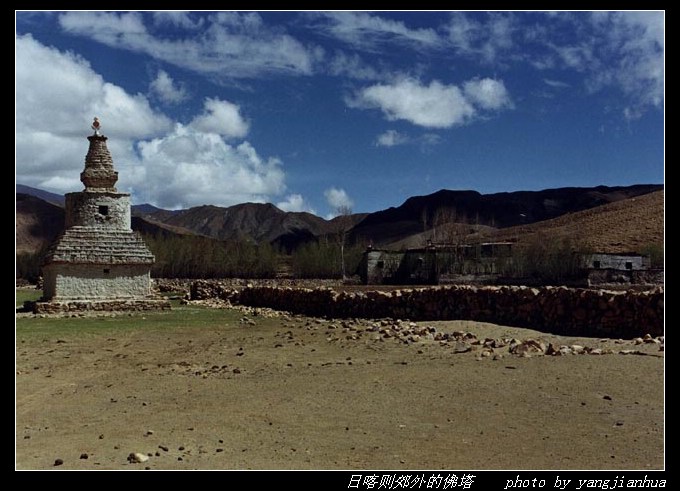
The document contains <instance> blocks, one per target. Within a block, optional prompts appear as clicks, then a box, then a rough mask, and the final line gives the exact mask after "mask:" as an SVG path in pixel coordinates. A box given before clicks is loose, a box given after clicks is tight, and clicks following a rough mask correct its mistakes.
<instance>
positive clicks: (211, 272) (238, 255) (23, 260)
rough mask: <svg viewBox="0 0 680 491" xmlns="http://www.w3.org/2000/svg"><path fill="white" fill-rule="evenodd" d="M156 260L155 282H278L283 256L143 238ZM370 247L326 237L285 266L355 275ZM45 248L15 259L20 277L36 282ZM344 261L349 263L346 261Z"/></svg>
mask: <svg viewBox="0 0 680 491" xmlns="http://www.w3.org/2000/svg"><path fill="white" fill-rule="evenodd" d="M144 240H145V242H146V243H147V245H148V246H149V249H150V250H151V252H153V254H154V256H155V257H156V262H155V264H154V265H153V267H152V268H151V275H152V276H153V277H155V278H227V277H238V278H274V277H275V276H276V274H277V272H278V270H279V265H280V263H281V262H282V261H284V254H283V253H281V252H280V251H278V250H276V249H275V248H274V247H273V246H271V245H270V244H268V243H263V244H259V245H256V244H253V243H250V242H245V241H220V240H215V239H211V238H208V237H197V236H189V235H187V236H169V237H168V236H161V235H144ZM364 250H365V248H364V247H363V246H359V245H352V246H347V245H346V244H345V243H344V240H343V241H342V242H340V241H339V240H337V237H322V238H320V239H319V240H318V241H313V242H310V243H308V244H306V245H304V246H301V247H299V248H298V249H297V250H295V251H293V253H292V255H291V256H290V258H288V260H287V261H286V262H287V263H289V264H290V265H291V271H290V272H291V273H292V274H293V276H295V277H297V278H343V277H346V276H348V275H349V276H351V275H353V274H355V272H356V271H357V268H358V267H359V262H360V261H361V258H362V254H363V251H364ZM45 253H46V249H41V250H40V251H38V252H33V253H28V252H26V253H19V254H17V255H16V276H17V278H23V279H25V280H27V281H29V282H31V283H35V282H36V281H37V280H38V277H39V276H40V275H41V271H40V270H41V265H42V262H43V259H44V257H45ZM343 257H344V260H343Z"/></svg>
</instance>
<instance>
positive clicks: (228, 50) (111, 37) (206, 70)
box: [59, 12, 323, 80]
mask: <svg viewBox="0 0 680 491" xmlns="http://www.w3.org/2000/svg"><path fill="white" fill-rule="evenodd" d="M153 19H155V22H156V23H159V22H160V23H161V24H162V23H167V22H172V23H173V25H174V26H175V27H176V28H177V32H175V33H173V36H172V37H167V36H166V37H163V36H161V35H160V34H159V33H157V32H155V31H154V29H153V28H154V27H155V26H154V22H151V23H150V25H147V23H145V17H144V16H143V15H142V14H141V13H138V12H129V13H116V12H66V13H63V14H61V15H60V16H59V25H60V26H61V28H62V29H63V30H64V31H65V32H67V33H70V34H73V35H78V36H83V37H87V38H90V39H93V40H95V41H97V42H99V43H102V44H105V45H107V46H111V47H114V48H119V49H126V50H130V51H133V52H137V53H145V54H147V55H150V56H152V57H154V58H156V59H158V60H162V61H165V62H167V63H171V64H173V65H175V66H179V67H182V68H185V69H188V70H192V71H195V72H198V73H202V74H205V75H209V76H211V77H213V78H215V79H217V80H223V79H234V78H244V77H259V76H264V75H267V74H277V73H278V74H292V75H309V74H311V73H312V69H313V64H314V63H315V62H316V61H317V60H318V59H319V58H320V57H322V56H323V52H322V51H321V50H319V49H317V48H315V47H308V46H305V45H304V44H302V43H301V42H300V41H298V40H297V39H295V38H293V37H292V36H290V35H288V34H285V33H283V32H280V30H275V29H270V28H269V27H268V26H267V25H265V24H264V22H263V21H262V18H261V17H260V16H259V15H258V14H257V13H253V12H246V13H239V12H219V13H217V14H214V15H211V16H207V17H205V18H204V20H203V22H202V25H201V29H200V31H198V30H196V29H195V27H196V26H195V23H196V22H199V21H194V20H193V19H192V17H190V16H188V15H173V16H169V17H168V16H160V17H159V16H155V17H153ZM183 29H184V30H183ZM185 31H186V32H185Z"/></svg>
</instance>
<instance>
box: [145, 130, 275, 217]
mask: <svg viewBox="0 0 680 491" xmlns="http://www.w3.org/2000/svg"><path fill="white" fill-rule="evenodd" d="M137 147H138V151H139V155H140V164H141V165H140V167H139V169H141V172H140V173H138V174H137V175H135V176H134V183H133V186H134V187H135V189H136V190H137V193H138V194H139V195H141V196H144V199H145V201H149V202H151V203H154V204H156V205H157V206H161V207H167V208H178V207H189V206H196V205H200V204H215V205H222V206H230V205H234V204H237V203H243V202H246V201H249V202H259V203H262V202H266V201H269V200H271V198H272V197H273V196H277V195H280V194H282V193H283V192H284V191H285V189H286V186H285V182H284V181H285V174H284V172H283V169H282V165H281V161H280V160H278V159H276V158H269V159H264V158H262V157H261V156H260V155H258V153H257V151H256V150H255V148H253V146H252V145H251V144H250V143H248V142H247V141H246V142H243V143H240V144H239V145H230V144H228V143H227V142H226V141H225V140H224V139H223V138H222V137H221V136H220V135H218V134H216V133H205V132H201V131H198V130H196V129H194V128H192V127H188V126H183V125H181V124H177V125H175V128H174V130H173V131H172V132H171V133H169V134H167V135H165V136H163V137H160V138H154V139H152V140H149V141H141V142H139V143H138V145H137ZM135 184H136V186H135Z"/></svg>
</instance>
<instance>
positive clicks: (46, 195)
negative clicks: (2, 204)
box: [16, 184, 64, 206]
mask: <svg viewBox="0 0 680 491" xmlns="http://www.w3.org/2000/svg"><path fill="white" fill-rule="evenodd" d="M16 193H17V194H27V195H29V196H35V197H36V198H40V199H41V200H43V201H47V202H48V203H52V204H54V205H59V206H64V195H63V194H56V193H50V192H49V191H44V190H42V189H38V188H32V187H31V186H26V185H24V184H17V187H16Z"/></svg>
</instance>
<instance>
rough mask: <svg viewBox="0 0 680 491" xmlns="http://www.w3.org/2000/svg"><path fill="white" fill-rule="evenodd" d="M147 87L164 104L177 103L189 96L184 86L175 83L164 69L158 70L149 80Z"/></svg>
mask: <svg viewBox="0 0 680 491" xmlns="http://www.w3.org/2000/svg"><path fill="white" fill-rule="evenodd" d="M149 89H150V90H151V93H152V94H154V95H155V96H156V97H158V98H159V99H160V100H161V101H163V102H165V103H166V104H179V103H180V102H184V101H185V100H187V99H188V98H189V94H187V91H186V89H185V88H184V86H183V85H179V84H176V83H175V81H174V80H173V79H172V77H170V75H168V72H166V71H165V70H158V75H156V78H155V79H153V80H152V81H151V84H150V85H149Z"/></svg>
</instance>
